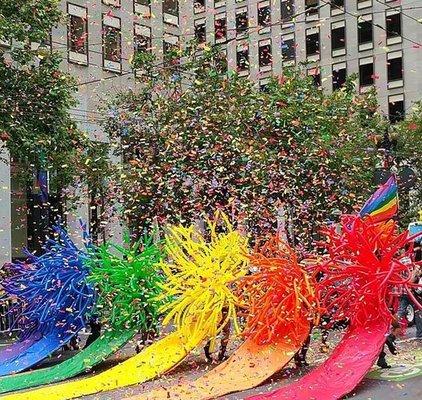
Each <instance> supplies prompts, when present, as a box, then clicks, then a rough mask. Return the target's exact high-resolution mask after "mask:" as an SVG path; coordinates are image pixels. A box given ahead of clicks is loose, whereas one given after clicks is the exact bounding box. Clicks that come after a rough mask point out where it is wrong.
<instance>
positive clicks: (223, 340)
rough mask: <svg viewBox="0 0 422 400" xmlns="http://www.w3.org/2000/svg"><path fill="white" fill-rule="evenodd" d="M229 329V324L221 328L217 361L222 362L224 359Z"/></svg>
mask: <svg viewBox="0 0 422 400" xmlns="http://www.w3.org/2000/svg"><path fill="white" fill-rule="evenodd" d="M230 327H231V323H228V324H226V326H225V327H224V328H223V331H222V332H221V334H222V337H221V343H220V352H219V353H218V360H219V361H223V360H225V359H226V358H227V357H226V351H227V345H228V344H229V339H230Z"/></svg>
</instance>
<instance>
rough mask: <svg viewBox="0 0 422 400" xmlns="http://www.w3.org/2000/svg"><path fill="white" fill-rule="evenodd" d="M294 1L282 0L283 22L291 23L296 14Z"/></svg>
mask: <svg viewBox="0 0 422 400" xmlns="http://www.w3.org/2000/svg"><path fill="white" fill-rule="evenodd" d="M294 4H295V2H294V0H281V21H282V22H289V21H291V20H292V18H293V15H294V12H295V5H294Z"/></svg>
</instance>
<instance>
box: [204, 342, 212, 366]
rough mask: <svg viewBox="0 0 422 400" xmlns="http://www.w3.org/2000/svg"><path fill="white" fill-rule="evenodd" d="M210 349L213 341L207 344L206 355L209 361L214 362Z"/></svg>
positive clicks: (205, 347)
mask: <svg viewBox="0 0 422 400" xmlns="http://www.w3.org/2000/svg"><path fill="white" fill-rule="evenodd" d="M210 347H211V341H208V342H207V344H206V345H205V346H204V353H205V357H206V358H207V360H208V361H209V362H212V361H213V359H212V357H211V353H210Z"/></svg>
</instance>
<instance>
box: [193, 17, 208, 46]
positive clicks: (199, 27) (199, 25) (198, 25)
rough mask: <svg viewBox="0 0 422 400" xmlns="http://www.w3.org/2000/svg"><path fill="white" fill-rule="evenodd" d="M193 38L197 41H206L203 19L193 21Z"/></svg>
mask: <svg viewBox="0 0 422 400" xmlns="http://www.w3.org/2000/svg"><path fill="white" fill-rule="evenodd" d="M195 39H196V40H197V42H198V43H205V42H206V40H207V34H206V31H205V19H199V20H196V21H195Z"/></svg>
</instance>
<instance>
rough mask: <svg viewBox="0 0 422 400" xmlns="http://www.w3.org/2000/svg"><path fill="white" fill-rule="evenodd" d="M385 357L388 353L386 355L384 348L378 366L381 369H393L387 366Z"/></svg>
mask: <svg viewBox="0 0 422 400" xmlns="http://www.w3.org/2000/svg"><path fill="white" fill-rule="evenodd" d="M385 356H386V353H385V351H384V347H383V348H382V351H381V353H380V355H379V357H378V361H377V365H378V367H381V368H391V366H390V365H388V364H387V361H386V359H385Z"/></svg>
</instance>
